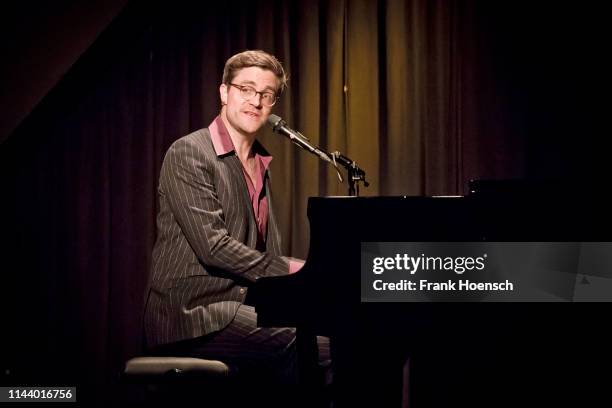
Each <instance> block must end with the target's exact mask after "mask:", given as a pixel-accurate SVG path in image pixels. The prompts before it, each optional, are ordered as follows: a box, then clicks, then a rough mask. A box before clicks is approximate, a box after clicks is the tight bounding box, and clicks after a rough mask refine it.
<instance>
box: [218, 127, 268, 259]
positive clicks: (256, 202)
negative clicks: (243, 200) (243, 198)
mask: <svg viewBox="0 0 612 408" xmlns="http://www.w3.org/2000/svg"><path fill="white" fill-rule="evenodd" d="M208 130H209V131H210V136H211V138H212V142H213V147H214V148H215V152H216V153H217V156H222V155H225V154H228V153H230V152H233V151H235V149H234V144H233V143H232V138H231V137H230V135H229V132H228V131H227V128H226V127H225V124H224V123H223V120H222V119H221V117H220V116H217V117H216V118H215V120H214V121H213V122H212V123H211V124H210V126H208ZM255 160H256V161H257V164H258V168H259V172H258V173H257V179H256V185H255V186H254V185H253V182H252V180H251V178H250V177H249V175H248V173H247V171H246V169H245V168H244V166H243V167H242V173H243V175H244V179H245V182H246V187H247V190H248V193H249V198H250V199H251V205H252V206H253V214H254V215H255V221H256V222H257V246H256V249H258V250H260V251H264V250H265V249H266V233H267V231H268V199H267V198H266V188H265V183H264V180H265V179H266V172H267V171H268V166H270V162H271V161H272V156H270V155H267V154H260V153H259V152H256V153H255Z"/></svg>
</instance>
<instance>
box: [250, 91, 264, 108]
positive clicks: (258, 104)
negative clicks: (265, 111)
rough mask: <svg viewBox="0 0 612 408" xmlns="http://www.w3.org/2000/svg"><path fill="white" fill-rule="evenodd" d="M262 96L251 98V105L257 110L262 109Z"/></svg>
mask: <svg viewBox="0 0 612 408" xmlns="http://www.w3.org/2000/svg"><path fill="white" fill-rule="evenodd" d="M262 96H263V95H262V94H260V93H256V94H255V95H253V97H252V98H251V100H250V101H249V102H251V104H252V105H253V106H255V107H257V108H259V107H261V106H262V104H261V98H262Z"/></svg>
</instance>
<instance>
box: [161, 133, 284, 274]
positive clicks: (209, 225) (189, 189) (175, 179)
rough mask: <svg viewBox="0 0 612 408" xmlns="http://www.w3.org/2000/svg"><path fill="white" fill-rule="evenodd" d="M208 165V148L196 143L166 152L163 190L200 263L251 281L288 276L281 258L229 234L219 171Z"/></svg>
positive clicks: (176, 145)
mask: <svg viewBox="0 0 612 408" xmlns="http://www.w3.org/2000/svg"><path fill="white" fill-rule="evenodd" d="M206 161H207V160H206V155H205V153H204V151H203V150H202V147H200V146H198V145H197V144H196V143H195V142H194V141H193V140H192V139H188V138H183V139H179V140H178V141H177V142H175V143H174V144H173V145H172V146H171V147H170V149H169V150H168V152H167V153H166V157H165V158H164V163H163V165H162V170H161V176H160V192H161V194H165V195H166V197H165V198H166V199H167V201H168V203H169V205H170V208H171V211H172V213H173V215H174V217H175V218H176V220H177V222H178V224H179V226H180V228H181V230H182V231H183V234H184V235H185V237H186V239H187V241H188V242H189V245H190V246H191V247H192V248H193V250H194V252H195V254H196V256H197V257H198V259H199V261H200V262H201V263H203V264H204V265H205V266H212V267H214V268H220V269H222V270H224V271H225V272H227V273H229V274H231V275H233V276H235V278H242V279H246V280H247V281H250V282H254V281H255V280H256V279H257V278H259V277H262V276H276V275H286V274H287V273H288V272H289V266H288V264H287V262H286V261H285V260H283V259H282V258H281V257H280V256H277V255H273V254H271V253H267V252H259V251H257V250H255V249H252V248H250V247H248V246H246V245H244V244H243V243H241V242H239V241H237V240H236V239H234V238H232V237H231V236H230V235H229V233H228V231H227V228H226V225H225V221H224V214H223V208H222V207H221V202H220V201H219V199H218V196H217V191H216V187H215V183H214V170H213V169H212V164H211V163H207V162H206Z"/></svg>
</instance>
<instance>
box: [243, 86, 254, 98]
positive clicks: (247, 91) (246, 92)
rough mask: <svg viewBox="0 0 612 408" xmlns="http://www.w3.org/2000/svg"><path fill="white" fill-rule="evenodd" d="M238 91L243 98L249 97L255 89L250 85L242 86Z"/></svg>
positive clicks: (252, 95)
mask: <svg viewBox="0 0 612 408" xmlns="http://www.w3.org/2000/svg"><path fill="white" fill-rule="evenodd" d="M240 93H241V94H242V97H243V98H244V99H251V98H252V97H254V96H255V89H253V88H251V87H250V86H244V87H242V88H241V89H240Z"/></svg>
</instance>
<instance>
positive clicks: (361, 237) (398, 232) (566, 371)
mask: <svg viewBox="0 0 612 408" xmlns="http://www.w3.org/2000/svg"><path fill="white" fill-rule="evenodd" d="M470 189H471V193H470V194H469V195H467V196H458V197H311V198H310V199H309V202H308V218H309V222H310V248H309V253H308V257H307V260H306V263H305V265H304V267H303V268H302V269H301V270H300V271H299V272H298V273H296V274H294V275H289V276H282V277H273V278H262V279H259V280H258V281H257V283H256V284H255V286H254V287H253V288H252V289H251V294H252V295H253V298H254V301H255V304H256V310H257V314H258V324H259V325H260V326H271V327H279V326H292V327H297V328H298V336H302V340H301V341H300V343H299V344H303V345H304V344H312V343H309V342H308V341H306V340H304V338H305V337H307V336H312V335H324V336H329V338H330V342H331V347H332V359H333V362H334V367H335V372H334V375H335V377H334V382H335V384H334V387H335V388H334V392H335V398H336V405H335V406H355V404H357V403H359V405H360V406H361V405H363V404H365V405H366V406H367V405H371V406H400V405H401V402H402V389H404V390H405V384H404V383H405V382H406V381H409V383H410V396H409V400H410V403H411V405H410V406H412V407H421V406H448V405H456V406H459V404H463V403H466V404H470V406H479V405H480V404H482V406H485V405H486V406H491V404H492V405H493V406H500V405H504V404H505V403H507V404H508V406H510V405H511V404H512V403H513V402H517V403H523V402H524V400H523V398H525V397H526V396H527V395H531V397H529V398H530V400H533V399H534V398H537V397H538V396H539V397H542V398H544V399H545V401H546V402H550V399H549V398H550V395H551V394H550V393H549V392H546V391H545V390H547V389H548V388H547V387H550V388H551V389H555V390H558V386H559V385H560V384H561V383H563V384H567V385H568V386H570V385H571V386H578V383H579V382H580V381H582V380H583V379H584V377H583V375H584V374H581V375H579V373H580V372H582V373H584V372H585V371H586V372H588V373H589V375H590V370H591V369H594V368H595V366H596V365H597V364H598V363H596V362H595V361H594V360H598V359H599V361H600V362H603V361H608V360H609V357H610V355H611V353H610V351H609V350H610V349H611V348H612V347H609V346H607V345H606V344H608V343H607V342H608V341H609V340H610V339H611V337H610V335H609V334H604V331H605V330H604V329H603V327H605V324H603V323H604V322H605V321H607V320H608V319H609V318H608V317H607V316H609V313H606V311H607V312H610V310H609V304H577V303H546V304H540V303H477V302H466V303H453V302H447V303H443V302H440V303H362V302H361V298H360V294H361V291H360V285H361V282H360V267H361V264H360V259H361V258H360V253H361V242H478V241H491V242H500V241H520V242H532V241H534V242H536V241H537V242H540V241H541V242H545V241H568V242H570V241H571V242H580V241H610V239H609V238H610V236H611V235H612V229H610V228H609V227H610V224H611V223H610V222H609V217H608V216H607V215H606V214H607V210H606V208H609V207H607V206H606V205H605V204H604V203H603V202H600V201H596V200H592V199H591V198H590V195H589V194H588V192H587V193H585V194H582V193H580V194H572V195H568V194H561V193H560V189H567V186H565V185H563V186H559V185H558V184H546V185H542V184H540V183H532V184H524V183H517V182H504V183H501V184H500V183H499V182H487V181H479V182H473V183H472V184H471V188H470ZM609 344H612V342H610V343H609ZM580 345H584V347H581V346H580ZM576 347H578V348H576ZM306 350H308V348H307V346H301V349H300V351H299V352H300V353H303V354H306V353H307V351H306ZM580 353H583V355H585V356H586V357H587V360H585V361H584V362H582V361H580V357H579V356H580V355H581V354H580ZM308 358H311V356H308V357H306V361H308V360H307V359H308ZM301 361H302V362H303V361H305V360H304V359H302V360H301ZM407 361H409V365H410V373H409V376H410V379H409V380H408V379H407V378H403V377H402V373H405V364H406V362H407ZM302 364H303V363H302ZM610 367H612V366H610ZM610 367H608V370H610ZM403 370H404V371H403ZM304 372H308V371H307V370H305V371H304ZM578 377H580V378H578ZM587 377H588V375H587ZM542 379H545V380H544V381H543V380H542ZM403 387H404V388H403ZM553 394H554V392H553ZM502 396H503V398H500V397H502ZM534 396H535V397H534ZM404 397H405V395H404ZM491 399H493V400H491ZM405 401H406V400H405V398H404V403H405Z"/></svg>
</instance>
